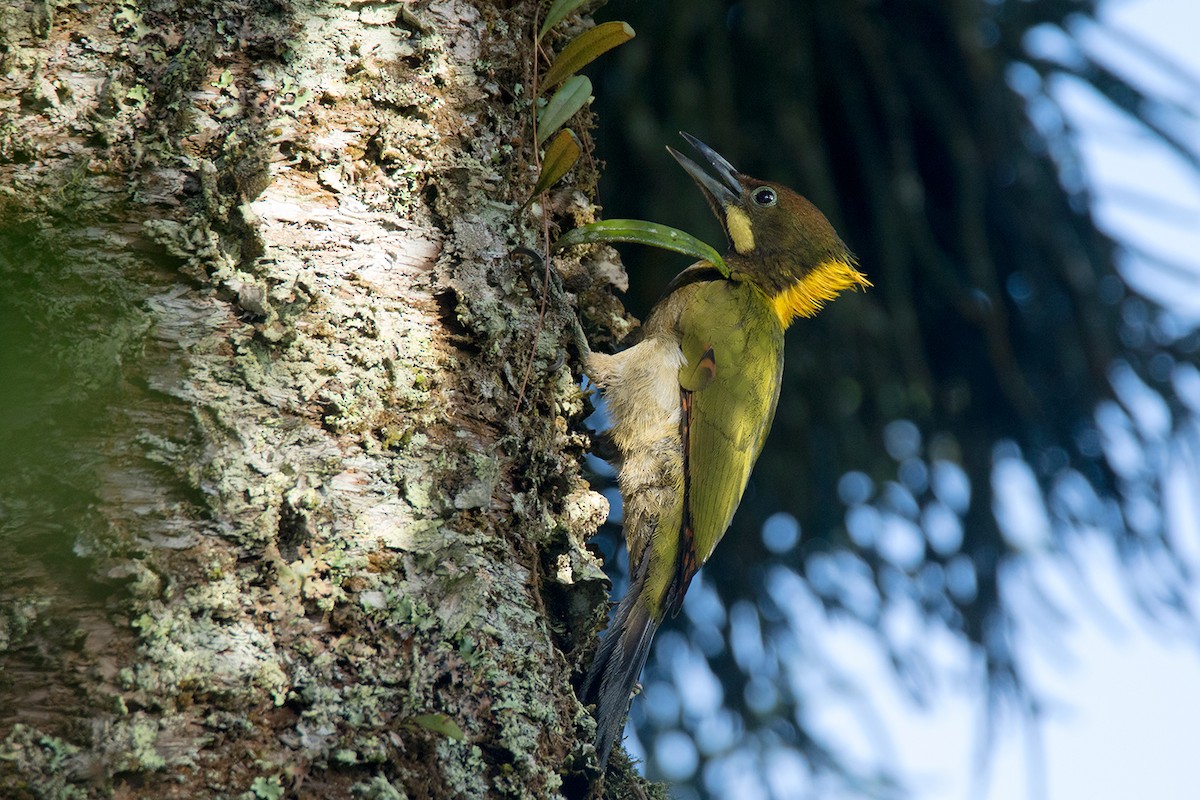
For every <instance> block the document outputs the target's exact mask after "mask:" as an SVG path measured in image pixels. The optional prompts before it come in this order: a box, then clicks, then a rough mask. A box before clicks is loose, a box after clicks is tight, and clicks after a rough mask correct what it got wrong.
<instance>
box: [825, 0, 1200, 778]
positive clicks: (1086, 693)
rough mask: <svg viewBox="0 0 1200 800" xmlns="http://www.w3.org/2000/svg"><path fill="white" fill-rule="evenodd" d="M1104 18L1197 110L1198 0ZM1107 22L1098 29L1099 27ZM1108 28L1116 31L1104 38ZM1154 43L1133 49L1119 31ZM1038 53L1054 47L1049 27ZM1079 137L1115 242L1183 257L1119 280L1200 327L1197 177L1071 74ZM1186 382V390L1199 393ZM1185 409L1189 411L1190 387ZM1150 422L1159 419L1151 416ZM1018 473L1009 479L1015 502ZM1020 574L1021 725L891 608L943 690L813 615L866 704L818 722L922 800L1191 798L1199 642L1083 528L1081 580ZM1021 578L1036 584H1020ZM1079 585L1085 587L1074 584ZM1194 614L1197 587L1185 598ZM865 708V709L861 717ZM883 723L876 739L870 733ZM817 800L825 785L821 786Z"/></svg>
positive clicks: (1193, 545)
mask: <svg viewBox="0 0 1200 800" xmlns="http://www.w3.org/2000/svg"><path fill="white" fill-rule="evenodd" d="M1103 19H1104V20H1105V26H1100V27H1089V28H1085V29H1083V30H1081V31H1080V33H1081V35H1082V39H1083V41H1084V43H1085V45H1086V46H1087V47H1088V48H1089V50H1090V52H1092V53H1093V54H1096V55H1097V56H1101V57H1103V58H1104V59H1105V60H1106V61H1107V62H1108V63H1110V64H1115V65H1119V66H1120V67H1121V68H1122V69H1123V70H1124V71H1126V73H1127V74H1130V75H1134V76H1136V77H1137V78H1138V79H1139V80H1140V81H1141V82H1142V83H1143V85H1144V86H1146V87H1148V88H1151V89H1153V90H1155V91H1158V92H1161V93H1162V94H1163V95H1165V96H1167V97H1169V98H1171V99H1173V100H1175V101H1177V102H1178V103H1180V104H1181V105H1184V106H1186V107H1188V108H1190V109H1191V110H1192V113H1193V114H1200V88H1198V82H1200V77H1196V76H1200V46H1198V42H1200V40H1198V39H1197V37H1198V36H1200V2H1195V1H1194V0H1124V1H1122V0H1112V1H1110V2H1109V3H1108V4H1107V6H1105V8H1104V14H1103ZM1106 27H1107V28H1108V30H1106ZM1113 31H1117V32H1118V33H1116V34H1115V35H1114V33H1113ZM1123 34H1131V35H1133V36H1135V37H1138V38H1140V39H1142V40H1143V41H1145V42H1147V43H1149V44H1150V45H1151V47H1150V50H1149V53H1150V55H1147V54H1146V53H1141V54H1139V53H1138V52H1137V50H1136V48H1131V47H1130V46H1129V45H1128V44H1127V43H1126V41H1125V39H1124V38H1123ZM1031 45H1032V46H1034V47H1038V48H1044V49H1045V50H1046V51H1047V52H1052V51H1053V50H1054V48H1056V47H1061V46H1062V45H1063V42H1062V41H1061V38H1057V39H1056V37H1055V35H1053V34H1049V33H1048V34H1047V35H1046V36H1045V37H1041V38H1040V39H1036V38H1035V40H1034V41H1032V42H1031ZM1158 55H1165V56H1167V57H1169V58H1171V59H1174V60H1175V61H1177V62H1179V63H1180V64H1182V65H1184V66H1186V67H1187V68H1188V69H1189V70H1190V71H1191V72H1192V74H1193V77H1192V79H1190V80H1187V79H1181V78H1180V77H1179V76H1178V75H1173V74H1172V73H1171V72H1170V71H1168V70H1165V69H1163V68H1162V66H1161V65H1159V64H1158V63H1156V59H1157V56H1158ZM1054 90H1055V93H1056V96H1057V98H1058V100H1059V102H1060V103H1061V105H1062V107H1063V108H1064V109H1065V111H1066V113H1067V114H1068V117H1069V119H1070V120H1071V121H1072V122H1073V123H1074V124H1075V125H1076V126H1077V127H1078V128H1079V130H1080V131H1081V135H1082V137H1083V152H1084V157H1085V165H1084V166H1085V169H1086V171H1087V178H1088V181H1089V184H1090V185H1091V187H1092V189H1093V191H1094V193H1095V198H1096V202H1095V206H1094V209H1095V212H1096V214H1097V218H1098V220H1099V222H1100V224H1101V225H1102V227H1104V229H1105V230H1107V231H1109V232H1110V233H1112V234H1113V235H1114V236H1115V237H1117V238H1118V239H1120V240H1122V241H1127V242H1132V243H1134V244H1135V245H1136V246H1137V247H1138V248H1142V249H1145V250H1146V251H1148V252H1150V253H1152V254H1154V255H1156V256H1159V257H1162V258H1164V259H1165V260H1167V261H1171V262H1175V263H1177V264H1179V265H1182V266H1183V267H1184V269H1182V270H1174V269H1163V268H1162V267H1160V266H1158V265H1156V264H1155V263H1154V262H1153V261H1147V260H1145V259H1142V258H1140V257H1138V256H1137V255H1136V254H1132V253H1131V254H1130V255H1128V256H1127V257H1126V259H1125V262H1124V267H1123V272H1124V276H1125V278H1126V280H1127V281H1128V282H1129V283H1130V284H1131V285H1132V286H1134V287H1135V288H1137V289H1138V290H1139V291H1141V292H1143V293H1145V294H1147V295H1149V296H1151V297H1153V298H1155V299H1157V300H1159V301H1160V302H1162V303H1163V304H1164V305H1165V306H1167V307H1168V308H1170V309H1172V310H1173V311H1175V312H1176V314H1177V317H1178V321H1179V326H1180V329H1181V330H1182V329H1185V328H1187V327H1191V326H1195V325H1196V324H1200V258H1198V255H1197V254H1200V178H1198V176H1197V172H1196V170H1195V169H1194V168H1193V167H1191V166H1189V165H1187V164H1186V163H1185V162H1183V161H1182V160H1181V159H1179V158H1178V157H1177V156H1175V155H1173V154H1171V153H1170V152H1168V151H1167V150H1166V149H1165V148H1163V147H1161V146H1159V145H1156V144H1155V143H1154V142H1153V141H1151V140H1150V138H1149V137H1148V136H1147V135H1146V134H1145V133H1144V132H1142V131H1140V130H1139V129H1138V128H1137V127H1136V126H1135V125H1133V124H1132V123H1131V122H1130V121H1129V120H1127V119H1124V118H1122V117H1121V116H1120V115H1119V114H1117V113H1115V112H1114V111H1112V109H1111V108H1110V107H1108V106H1107V105H1106V103H1105V102H1104V101H1102V100H1100V99H1099V98H1098V96H1097V95H1096V94H1095V92H1094V91H1093V90H1091V89H1090V88H1087V87H1085V86H1083V85H1082V84H1078V83H1073V82H1071V81H1069V80H1064V81H1062V82H1061V83H1059V84H1057V85H1056V86H1055V87H1054ZM1172 124H1173V125H1175V126H1176V127H1177V131H1178V132H1179V133H1180V135H1181V137H1182V138H1183V139H1184V140H1185V141H1191V142H1200V122H1198V120H1197V118H1195V117H1193V118H1192V119H1190V120H1189V119H1186V118H1182V119H1174V120H1172ZM1192 389H1193V390H1195V389H1196V387H1195V386H1193V387H1192ZM1190 402H1191V403H1193V404H1196V405H1195V406H1194V407H1196V406H1200V397H1195V398H1192V399H1191V401H1190ZM1133 403H1134V405H1135V406H1137V405H1138V404H1139V403H1140V404H1141V407H1140V408H1138V407H1135V408H1134V417H1135V418H1138V417H1142V418H1144V419H1146V420H1151V421H1152V420H1154V419H1155V418H1156V417H1157V416H1159V415H1160V411H1159V409H1158V408H1157V407H1156V406H1155V403H1154V402H1153V398H1150V397H1146V398H1144V399H1143V400H1138V399H1136V398H1135V399H1134V400H1133ZM1146 424H1152V422H1147V423H1146ZM1192 459H1194V455H1193V456H1192V457H1191V459H1189V457H1187V456H1185V455H1183V454H1181V453H1180V452H1179V451H1178V450H1174V451H1172V452H1171V455H1170V456H1169V458H1168V461H1167V463H1168V470H1169V478H1168V491H1167V503H1166V508H1164V509H1163V511H1164V513H1165V515H1166V518H1167V520H1168V524H1169V526H1170V528H1171V531H1172V536H1173V537H1174V538H1175V541H1176V542H1177V543H1178V544H1179V545H1180V549H1181V550H1182V551H1183V552H1184V553H1185V554H1186V557H1187V558H1188V560H1189V562H1190V566H1191V568H1192V569H1193V570H1200V499H1198V498H1197V494H1198V492H1197V487H1200V465H1197V463H1195V461H1194V460H1192ZM1019 484H1020V481H1019V479H1018V480H1016V481H1014V485H1013V486H1011V487H1009V488H1010V490H1011V492H1012V493H1013V496H1014V499H1015V502H1016V503H1017V504H1018V511H1019V504H1020V502H1021V499H1020V495H1021V492H1022V489H1021V486H1020V485H1019ZM1030 548H1031V549H1030V557H1029V559H1028V564H1027V566H1026V567H1022V568H1021V573H1022V574H1018V575H1013V576H1011V577H1012V580H1009V581H1007V582H1006V584H1005V591H1006V594H1007V595H1008V597H1007V599H1008V600H1009V601H1010V602H1011V604H1012V606H1013V607H1014V608H1016V609H1018V611H1017V618H1018V620H1019V622H1018V625H1019V628H1018V633H1017V636H1018V638H1019V639H1022V640H1024V641H1022V642H1021V645H1022V646H1020V647H1019V648H1018V652H1019V653H1020V654H1021V658H1022V667H1023V669H1024V670H1025V672H1026V674H1027V675H1028V676H1029V679H1030V683H1031V685H1032V687H1033V688H1034V690H1035V691H1036V692H1037V694H1038V696H1039V697H1040V698H1041V699H1042V700H1044V701H1045V703H1046V713H1045V714H1044V716H1043V718H1042V720H1041V722H1040V723H1038V724H1037V725H1034V726H1031V725H1029V724H1028V721H1027V720H1023V719H1021V718H1019V717H1018V716H1016V715H1015V714H1009V715H1007V716H1001V718H1000V719H999V721H998V722H999V724H998V727H997V728H996V729H995V731H994V732H995V740H994V742H993V745H992V746H991V747H989V746H988V744H987V740H986V727H985V720H986V719H987V715H986V708H985V707H984V706H983V698H981V697H980V696H979V695H978V686H979V669H980V665H979V664H978V663H974V662H973V661H972V656H971V655H970V653H969V652H968V651H967V649H966V647H965V646H964V645H963V644H962V642H961V641H959V640H957V639H955V638H954V637H952V636H950V635H949V634H947V633H946V632H945V631H942V630H938V629H935V628H926V627H925V626H924V625H923V623H922V622H921V621H920V618H919V615H917V614H915V613H913V614H912V615H910V616H909V617H908V618H907V619H906V618H904V617H905V615H904V614H900V615H899V616H900V619H898V620H896V621H895V623H894V625H895V628H896V629H897V630H898V631H900V635H901V636H902V637H908V638H909V639H910V640H911V641H912V643H913V644H914V646H918V647H921V648H923V649H924V650H925V652H927V653H928V654H930V657H931V659H932V660H933V662H934V663H935V664H938V665H940V666H941V670H940V672H941V675H942V677H941V679H940V680H939V684H940V685H939V686H938V689H939V691H938V692H937V693H936V694H935V700H934V702H933V703H932V705H931V706H930V707H928V708H925V709H921V708H918V707H916V705H915V704H914V703H913V702H912V701H911V700H910V699H908V697H907V695H906V693H904V692H903V691H901V690H900V689H899V687H898V686H897V684H896V682H895V679H894V678H893V677H892V675H891V671H890V668H889V665H888V663H887V662H886V660H885V658H884V656H883V654H882V653H880V652H879V650H878V648H877V646H876V644H875V643H874V641H873V640H872V638H871V637H870V636H869V635H866V634H864V633H863V632H862V631H860V630H856V629H855V628H854V627H853V626H852V625H847V626H844V627H839V626H838V625H834V626H833V627H832V628H830V627H829V626H828V625H821V624H819V620H817V619H815V618H814V630H823V631H825V633H822V634H820V638H821V640H822V641H821V645H820V646H821V647H822V648H823V649H824V651H825V652H826V653H827V654H828V657H829V658H830V659H831V660H832V661H833V663H835V664H842V665H844V667H843V669H844V671H845V674H852V675H854V676H855V679H854V681H855V683H856V685H857V688H858V691H860V692H861V693H862V697H863V701H864V702H863V703H860V704H857V706H850V705H847V704H846V703H845V702H844V701H842V700H841V699H840V698H830V700H829V702H828V705H827V707H825V708H822V709H817V710H815V712H814V721H815V722H816V723H817V724H818V725H819V726H820V727H821V728H823V729H824V730H826V731H827V732H828V733H829V735H830V737H831V738H832V739H833V740H834V741H840V742H843V743H844V744H845V745H846V747H848V748H849V749H850V751H851V752H854V753H857V754H858V756H859V758H860V759H862V761H863V763H878V762H879V761H882V762H883V763H889V764H892V765H899V766H900V767H901V769H902V774H904V775H905V777H906V778H907V779H908V781H909V782H910V784H911V786H912V787H913V788H914V789H915V792H914V797H916V798H918V800H1002V799H1003V800H1012V799H1013V798H1039V800H1075V798H1088V800H1118V799H1119V800H1127V799H1128V798H1155V800H1193V799H1194V798H1196V797H1198V796H1200V758H1197V757H1196V749H1195V748H1196V743H1197V742H1200V647H1198V643H1197V642H1196V641H1195V638H1194V633H1192V634H1190V635H1189V633H1188V632H1185V631H1182V630H1180V629H1177V628H1172V626H1171V625H1170V624H1169V623H1166V622H1164V623H1162V624H1156V623H1154V622H1152V621H1150V620H1149V619H1148V618H1147V616H1146V615H1145V614H1144V613H1142V612H1140V611H1138V610H1137V609H1136V608H1135V605H1134V603H1133V601H1132V600H1131V598H1130V595H1129V592H1128V591H1127V590H1126V588H1125V586H1124V584H1123V582H1122V578H1121V569H1120V566H1119V563H1118V560H1117V556H1116V554H1115V552H1114V549H1113V547H1112V545H1111V544H1110V543H1109V542H1108V541H1107V540H1106V539H1104V538H1103V537H1101V536H1099V535H1097V536H1095V537H1091V538H1088V537H1084V538H1082V539H1081V540H1080V541H1078V542H1077V543H1076V544H1075V545H1074V549H1075V552H1076V554H1077V556H1078V563H1080V564H1082V565H1083V566H1082V569H1080V570H1079V572H1078V573H1077V574H1078V576H1079V577H1080V578H1081V581H1080V582H1073V581H1072V580H1071V579H1070V578H1068V577H1067V576H1069V575H1071V574H1072V571H1071V569H1070V568H1069V567H1068V565H1067V564H1065V563H1063V562H1061V561H1059V560H1057V559H1056V557H1055V556H1053V555H1050V554H1049V553H1040V552H1038V550H1037V543H1036V542H1031V543H1030ZM1031 579H1032V580H1031ZM1034 585H1036V586H1038V587H1040V588H1041V589H1042V591H1044V592H1046V593H1047V594H1048V595H1049V596H1050V597H1051V598H1053V599H1054V601H1055V602H1056V603H1057V604H1058V605H1059V607H1060V608H1062V609H1063V610H1064V611H1065V612H1066V615H1067V617H1068V618H1069V619H1071V620H1073V623H1072V624H1071V625H1070V626H1069V627H1068V628H1067V629H1066V634H1065V635H1058V636H1055V637H1053V638H1052V639H1050V640H1047V638H1046V637H1045V636H1044V635H1043V634H1042V633H1041V632H1040V629H1039V627H1038V626H1037V624H1036V620H1037V617H1038V615H1039V614H1040V613H1043V612H1042V611H1041V610H1040V608H1039V607H1038V606H1037V605H1036V603H1035V602H1034V601H1033V599H1032V598H1031V597H1030V596H1029V591H1030V588H1029V587H1031V586H1034ZM1080 585H1083V586H1085V587H1087V588H1086V590H1084V591H1082V592H1081V590H1080ZM1191 601H1192V606H1193V609H1194V610H1200V596H1196V597H1193V598H1191ZM865 708H870V709H872V710H871V711H870V712H866V711H864V710H863V709H865ZM876 721H879V722H882V723H883V725H882V727H883V728H884V729H885V730H886V731H888V736H887V737H886V740H885V741H883V742H882V743H881V741H880V738H879V736H878V735H877V734H875V733H873V732H872V730H873V729H874V728H877V727H878V726H877V725H875V722H876ZM825 796H827V795H825Z"/></svg>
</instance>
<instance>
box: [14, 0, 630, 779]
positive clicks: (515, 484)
mask: <svg viewBox="0 0 1200 800" xmlns="http://www.w3.org/2000/svg"><path fill="white" fill-rule="evenodd" d="M499 5H502V4H498V5H497V6H493V5H489V4H486V3H483V2H479V3H476V4H471V3H468V2H466V0H445V1H444V2H435V3H428V2H416V3H411V4H410V3H398V4H396V3H380V4H360V3H350V2H332V3H307V2H299V0H297V1H296V2H287V1H285V0H278V1H273V0H257V2H254V3H252V4H250V5H249V6H247V5H246V4H245V3H244V2H242V1H241V0H239V2H236V3H234V2H226V0H205V2H184V1H183V0H162V1H161V2H155V3H134V2H131V0H119V1H116V0H113V1H109V0H96V2H91V3H68V2H57V3H55V2H48V1H47V0H27V2H24V3H21V2H20V0H17V2H15V3H10V4H8V5H7V6H6V7H5V9H4V10H3V11H0V15H2V19H0V59H2V64H3V68H2V69H0V237H2V238H0V295H2V297H0V336H2V337H3V339H2V343H0V351H2V352H0V369H2V370H3V374H4V376H5V380H4V381H3V384H4V385H3V387H0V401H2V403H3V405H2V407H0V411H2V413H3V415H4V421H3V422H2V423H0V452H2V454H3V460H4V462H5V463H4V468H3V474H0V544H2V545H3V548H4V551H5V553H6V560H7V565H6V568H5V577H4V578H3V579H2V580H0V794H2V795H3V796H5V797H92V796H95V797H108V796H117V797H135V796H136V797H157V798H173V797H187V798H194V797H234V796H245V797H259V798H272V797H281V796H303V797H351V796H353V797H381V798H382V797H438V798H440V797H447V798H450V797H453V798H463V797H493V796H494V797H539V798H540V797H553V796H556V795H572V794H577V793H579V792H581V791H582V789H581V787H582V786H584V785H585V784H586V783H587V780H588V779H589V778H590V777H592V776H593V775H594V763H593V765H592V766H591V767H589V766H588V765H587V761H588V759H589V758H590V757H591V750H590V746H589V742H590V739H591V727H590V726H591V722H590V718H589V717H588V715H587V713H586V712H585V711H584V710H583V709H582V708H581V706H580V705H579V703H578V701H577V699H576V697H575V695H574V692H573V690H572V684H571V680H572V676H573V675H577V674H578V668H579V666H580V662H581V660H582V658H583V656H584V651H585V650H586V648H581V645H584V644H585V643H587V642H589V641H590V640H591V638H592V634H593V633H594V632H595V630H596V629H597V628H598V627H599V626H600V625H601V624H602V622H603V618H604V608H605V605H604V600H605V599H606V593H605V584H604V581H603V575H602V573H601V572H600V570H599V568H598V564H597V562H596V560H595V559H594V558H593V557H592V556H591V555H590V554H589V553H587V552H586V551H585V550H584V549H583V541H584V540H585V539H586V537H587V536H589V535H590V534H591V533H592V532H593V531H594V530H595V529H596V528H597V527H598V526H599V525H600V524H601V523H602V522H603V520H604V517H605V513H606V504H605V501H604V500H603V498H602V497H601V496H600V495H598V494H596V493H595V492H593V491H591V490H590V489H589V487H588V485H587V483H586V481H585V480H584V479H583V477H582V476H581V473H580V462H581V457H582V455H583V452H584V449H585V446H586V443H587V440H586V436H585V435H584V434H583V433H581V432H580V430H581V429H580V424H579V423H580V420H581V418H582V415H583V414H584V413H585V402H584V398H583V396H582V394H581V392H580V390H579V387H578V383H577V380H576V378H575V377H573V375H572V366H573V365H575V362H574V354H573V353H571V354H569V355H568V350H567V347H566V342H568V341H569V337H568V336H567V335H566V334H565V331H566V330H567V325H568V322H569V320H570V317H571V315H572V314H573V311H572V309H571V308H569V307H567V306H566V304H565V303H564V302H562V301H563V299H564V295H562V294H561V293H558V294H551V295H550V296H549V298H548V301H547V305H546V308H545V311H544V315H543V314H542V313H541V312H542V302H543V294H544V292H543V286H544V284H543V275H542V268H541V265H538V264H536V263H532V262H531V260H530V259H525V258H517V257H514V256H512V255H511V253H512V251H513V250H514V248H516V247H519V246H525V247H533V248H535V249H539V250H540V249H542V242H543V233H542V228H541V220H540V217H538V216H537V215H535V214H534V213H532V212H529V211H522V210H520V209H519V206H520V205H521V203H522V202H523V201H524V199H525V197H526V196H527V194H528V192H529V191H530V189H531V186H532V183H533V178H534V177H536V174H535V173H536V170H535V168H534V166H533V163H532V162H533V160H534V157H533V153H532V144H531V142H530V140H529V137H528V135H527V131H528V130H529V117H530V114H531V103H530V99H529V97H528V96H527V93H525V92H523V91H522V90H521V88H520V87H521V86H522V85H523V86H528V85H529V75H530V74H531V71H532V69H533V62H532V51H531V28H532V25H533V19H534V14H535V10H536V4H535V3H533V2H516V3H513V4H512V5H511V6H509V7H499ZM581 24H584V23H582V22H576V23H574V25H575V26H576V27H578V26H579V25H581ZM568 27H569V26H568ZM573 180H574V182H573V183H572V182H568V183H567V184H566V185H564V186H562V187H560V188H559V189H557V190H555V192H553V193H552V194H551V196H550V197H549V198H548V200H547V202H546V203H544V207H545V208H546V209H547V213H550V214H551V215H552V216H551V223H552V225H555V226H557V225H559V224H563V225H570V224H574V223H575V222H576V221H586V220H587V219H590V218H591V216H592V214H593V213H594V209H593V207H592V205H591V201H590V200H589V199H588V198H589V197H590V196H591V194H592V192H593V190H594V183H595V177H594V172H593V171H592V170H591V169H590V168H588V169H583V168H581V169H577V170H576V173H575V175H574V178H573ZM537 208H540V206H538V207H537ZM555 267H556V268H557V269H558V270H559V271H560V272H561V273H562V275H563V279H564V282H565V284H566V286H567V287H568V288H569V289H570V290H571V291H572V292H574V295H573V297H574V299H575V300H576V302H577V303H578V305H579V306H580V307H581V308H585V309H586V310H587V313H588V316H589V318H590V319H593V320H597V323H596V324H595V325H593V326H591V328H590V329H591V330H592V331H593V334H594V335H596V336H597V337H601V338H602V337H603V336H604V335H606V332H607V333H608V334H611V333H612V331H613V330H616V331H620V330H621V329H622V326H625V325H627V320H626V319H625V317H624V315H623V312H622V310H621V309H620V307H619V305H618V304H617V303H616V301H615V300H614V299H613V297H612V294H611V283H613V282H619V281H620V280H622V279H623V275H622V274H621V272H620V269H619V267H618V268H614V267H612V266H611V265H608V264H603V265H599V266H596V265H591V266H588V265H580V264H578V263H570V264H556V265H555ZM567 299H570V296H567ZM598 329H601V330H598ZM589 770H590V771H589Z"/></svg>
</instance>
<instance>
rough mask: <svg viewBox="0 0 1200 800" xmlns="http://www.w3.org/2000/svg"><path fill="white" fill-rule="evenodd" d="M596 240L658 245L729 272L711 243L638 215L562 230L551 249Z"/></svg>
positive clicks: (724, 273)
mask: <svg viewBox="0 0 1200 800" xmlns="http://www.w3.org/2000/svg"><path fill="white" fill-rule="evenodd" d="M600 242H603V243H606V244H607V243H610V242H632V243H634V244H644V245H648V246H650V247H658V248H660V249H662V250H671V251H674V252H676V253H683V254H684V255H688V256H692V257H693V258H698V259H700V260H701V261H707V262H708V263H710V264H712V265H713V266H714V267H716V268H717V269H718V270H719V271H720V272H721V274H722V275H725V276H726V277H728V276H729V267H728V266H727V265H726V264H725V259H724V258H722V257H721V254H720V253H718V252H717V251H716V250H715V249H713V247H712V246H711V245H709V244H706V243H705V242H702V241H700V240H699V239H697V238H696V237H695V236H692V235H691V234H690V233H686V232H684V231H681V230H678V229H677V228H672V227H669V226H667V225H659V224H658V223H657V222H645V221H643V220H640V219H606V220H601V221H600V222H592V223H590V224H588V225H580V226H579V227H578V228H574V229H573V230H569V231H567V232H566V233H564V234H563V235H562V237H561V238H559V240H558V241H557V242H555V243H554V248H553V249H555V250H560V249H562V248H564V247H570V246H572V245H578V244H596V243H600Z"/></svg>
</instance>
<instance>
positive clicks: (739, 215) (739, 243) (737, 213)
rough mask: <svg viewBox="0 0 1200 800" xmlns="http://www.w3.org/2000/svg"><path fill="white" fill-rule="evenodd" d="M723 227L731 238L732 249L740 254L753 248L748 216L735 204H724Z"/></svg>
mask: <svg viewBox="0 0 1200 800" xmlns="http://www.w3.org/2000/svg"><path fill="white" fill-rule="evenodd" d="M725 228H726V230H728V231H729V238H730V239H732V240H733V249H734V250H737V251H738V253H740V254H741V255H746V254H747V253H750V252H752V251H753V250H754V232H753V231H752V230H751V229H750V217H748V216H746V212H745V211H742V210H741V209H740V208H738V207H737V206H725Z"/></svg>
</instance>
